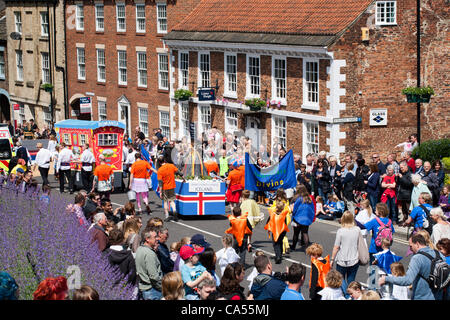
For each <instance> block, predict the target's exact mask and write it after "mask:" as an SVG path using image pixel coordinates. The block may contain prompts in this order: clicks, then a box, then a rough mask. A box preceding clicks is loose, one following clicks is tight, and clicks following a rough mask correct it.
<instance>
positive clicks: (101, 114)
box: [97, 101, 108, 121]
mask: <svg viewBox="0 0 450 320" xmlns="http://www.w3.org/2000/svg"><path fill="white" fill-rule="evenodd" d="M97 107H98V120H99V121H102V120H107V119H108V115H107V111H106V101H97Z"/></svg>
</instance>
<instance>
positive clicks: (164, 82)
mask: <svg viewBox="0 0 450 320" xmlns="http://www.w3.org/2000/svg"><path fill="white" fill-rule="evenodd" d="M163 57H165V58H164V59H166V61H162V60H161V59H163ZM166 67H167V68H166ZM158 88H159V89H161V90H169V55H168V54H167V53H159V54H158Z"/></svg>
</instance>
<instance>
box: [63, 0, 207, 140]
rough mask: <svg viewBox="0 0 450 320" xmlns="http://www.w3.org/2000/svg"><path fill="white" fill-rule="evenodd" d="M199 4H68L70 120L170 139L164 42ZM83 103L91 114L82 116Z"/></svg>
mask: <svg viewBox="0 0 450 320" xmlns="http://www.w3.org/2000/svg"><path fill="white" fill-rule="evenodd" d="M198 2H199V0H178V1H170V0H167V1H166V0H156V1H152V0H123V1H118V0H116V1H114V0H104V1H102V0H100V1H73V0H69V1H66V37H67V70H68V79H67V81H68V97H69V105H70V116H71V117H72V118H78V119H91V120H103V119H111V120H118V121H122V122H124V123H125V124H126V126H127V131H128V133H133V132H134V128H135V127H136V126H138V125H139V126H140V127H141V130H142V131H143V132H144V133H145V134H146V136H148V133H150V134H151V133H152V129H153V128H157V127H161V128H162V130H163V133H164V134H165V135H167V136H170V133H171V130H172V128H171V126H172V124H171V122H170V118H169V113H170V103H169V100H170V99H169V54H168V49H167V48H166V47H165V46H164V44H163V42H162V37H163V36H164V35H165V34H167V32H168V31H170V29H171V28H172V27H173V26H174V25H176V24H177V23H178V22H179V21H181V20H182V19H183V18H184V17H185V16H186V15H187V14H188V13H189V12H190V10H191V9H192V8H193V7H195V5H196V4H197V3H198ZM80 97H91V102H92V112H91V113H90V114H86V113H80V107H79V105H80V103H79V100H80Z"/></svg>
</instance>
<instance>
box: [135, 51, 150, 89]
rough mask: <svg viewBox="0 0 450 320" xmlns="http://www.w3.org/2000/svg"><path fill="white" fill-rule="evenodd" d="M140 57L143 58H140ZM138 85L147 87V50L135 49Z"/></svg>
mask: <svg viewBox="0 0 450 320" xmlns="http://www.w3.org/2000/svg"><path fill="white" fill-rule="evenodd" d="M142 57H143V58H144V59H143V60H142ZM136 59H137V77H138V87H144V88H147V77H148V74H147V52H145V51H136Z"/></svg>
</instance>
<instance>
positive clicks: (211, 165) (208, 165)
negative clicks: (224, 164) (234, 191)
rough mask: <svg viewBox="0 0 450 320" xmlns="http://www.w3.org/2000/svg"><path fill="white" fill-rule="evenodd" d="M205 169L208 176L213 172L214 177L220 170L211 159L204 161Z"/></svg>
mask: <svg viewBox="0 0 450 320" xmlns="http://www.w3.org/2000/svg"><path fill="white" fill-rule="evenodd" d="M205 168H206V172H208V175H210V174H211V172H214V173H215V174H216V175H217V174H219V172H220V169H219V165H218V164H217V162H216V161H215V160H213V159H209V160H206V161H205Z"/></svg>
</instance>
